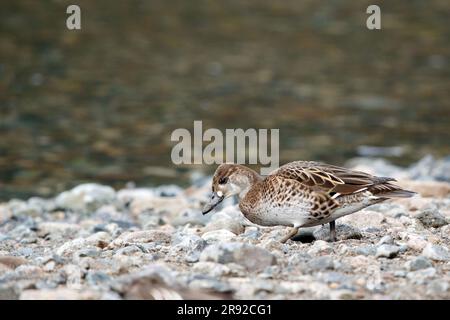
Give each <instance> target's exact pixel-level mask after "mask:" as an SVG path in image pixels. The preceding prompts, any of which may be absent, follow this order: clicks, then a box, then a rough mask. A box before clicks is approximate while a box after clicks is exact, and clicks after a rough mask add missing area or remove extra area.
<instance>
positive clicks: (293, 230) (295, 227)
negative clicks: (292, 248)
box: [280, 226, 300, 243]
mask: <svg viewBox="0 0 450 320" xmlns="http://www.w3.org/2000/svg"><path fill="white" fill-rule="evenodd" d="M299 228H300V226H294V227H293V228H292V229H291V231H289V233H288V234H287V235H285V236H284V237H283V238H282V239H281V240H280V242H281V243H285V242H286V241H288V240H289V239H290V238H292V237H293V236H295V235H296V234H297V232H298V229H299Z"/></svg>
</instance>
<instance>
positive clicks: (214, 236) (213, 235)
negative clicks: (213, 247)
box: [202, 229, 236, 243]
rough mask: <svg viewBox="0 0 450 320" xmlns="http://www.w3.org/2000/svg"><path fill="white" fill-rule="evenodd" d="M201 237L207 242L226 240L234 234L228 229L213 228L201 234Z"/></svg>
mask: <svg viewBox="0 0 450 320" xmlns="http://www.w3.org/2000/svg"><path fill="white" fill-rule="evenodd" d="M202 238H203V239H204V240H206V241H208V242H209V243H211V242H228V241H231V240H233V239H234V238H236V234H234V233H233V232H231V231H229V230H225V229H220V230H214V231H209V232H205V233H204V234H203V235H202Z"/></svg>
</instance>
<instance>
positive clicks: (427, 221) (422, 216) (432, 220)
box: [415, 208, 448, 228]
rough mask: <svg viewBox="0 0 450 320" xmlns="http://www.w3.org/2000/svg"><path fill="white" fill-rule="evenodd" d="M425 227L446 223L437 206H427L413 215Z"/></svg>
mask: <svg viewBox="0 0 450 320" xmlns="http://www.w3.org/2000/svg"><path fill="white" fill-rule="evenodd" d="M415 218H416V219H417V220H419V221H420V222H421V223H422V224H423V225H424V226H425V227H432V228H440V227H442V226H445V225H446V224H448V222H447V221H446V219H445V217H444V216H443V215H442V214H441V213H440V212H439V210H438V209H437V208H428V209H425V210H423V211H422V212H420V213H419V214H417V215H416V216H415Z"/></svg>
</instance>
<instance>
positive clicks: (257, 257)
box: [200, 242, 276, 271]
mask: <svg viewBox="0 0 450 320" xmlns="http://www.w3.org/2000/svg"><path fill="white" fill-rule="evenodd" d="M200 261H213V262H218V263H222V264H226V263H231V262H234V263H237V264H240V265H242V266H244V267H246V268H247V270H251V271H257V270H263V269H264V268H266V267H268V266H270V265H274V264H275V263H276V258H275V256H274V255H273V254H271V253H270V252H269V251H267V250H265V249H263V248H260V247H257V246H253V245H249V244H242V243H238V242H229V243H219V244H213V245H210V246H208V247H207V248H206V249H205V250H203V252H202V254H201V256H200Z"/></svg>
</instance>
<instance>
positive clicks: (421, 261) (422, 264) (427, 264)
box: [405, 256, 433, 271]
mask: <svg viewBox="0 0 450 320" xmlns="http://www.w3.org/2000/svg"><path fill="white" fill-rule="evenodd" d="M405 266H406V269H408V270H409V271H417V270H420V269H427V268H431V267H433V264H432V263H431V261H430V260H429V259H428V258H427V257H423V256H418V257H416V258H414V259H412V260H410V261H408V262H406V264H405Z"/></svg>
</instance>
